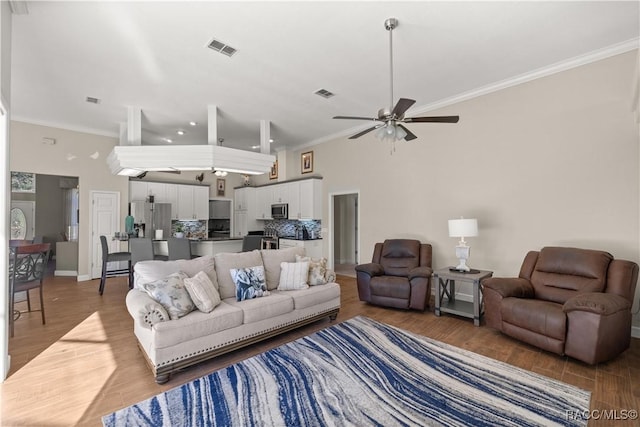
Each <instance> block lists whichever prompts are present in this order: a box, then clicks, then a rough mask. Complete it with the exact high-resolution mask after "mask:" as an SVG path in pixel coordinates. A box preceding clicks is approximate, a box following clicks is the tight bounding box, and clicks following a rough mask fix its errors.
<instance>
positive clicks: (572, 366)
mask: <svg viewBox="0 0 640 427" xmlns="http://www.w3.org/2000/svg"><path fill="white" fill-rule="evenodd" d="M338 282H339V283H340V284H341V287H342V309H341V311H340V314H339V316H338V320H337V321H344V320H346V319H349V318H351V317H353V316H357V315H364V316H368V317H370V318H373V319H376V320H379V321H382V322H386V323H388V324H392V325H395V326H398V327H401V328H404V329H406V330H410V331H412V332H415V333H418V334H422V335H426V336H429V337H431V338H434V339H437V340H441V341H444V342H447V343H449V344H452V345H455V346H458V347H462V348H465V349H468V350H471V351H473V352H476V353H479V354H483V355H486V356H489V357H492V358H495V359H498V360H501V361H504V362H507V363H510V364H512V365H515V366H519V367H521V368H524V369H528V370H531V371H534V372H537V373H540V374H543V375H547V376H549V377H553V378H556V379H559V380H562V381H564V382H567V383H569V384H573V385H575V386H578V387H581V388H584V389H587V390H590V391H591V392H592V395H591V408H592V409H607V410H608V409H618V410H621V409H625V410H630V409H639V408H640V340H637V339H633V340H632V345H631V349H629V350H628V351H626V352H625V353H624V354H623V355H622V356H620V357H618V358H617V359H616V360H614V361H612V362H610V363H607V364H602V365H599V366H596V367H592V366H588V365H585V364H583V363H581V362H577V361H574V360H568V359H567V358H564V357H559V356H556V355H553V354H549V353H545V352H541V351H539V350H537V349H535V348H533V347H530V346H528V345H525V344H521V343H519V342H517V341H515V340H512V339H510V338H508V337H505V336H502V335H501V334H499V333H497V332H495V331H493V330H490V329H488V328H486V327H484V326H480V327H475V326H473V323H472V322H471V321H470V320H469V319H461V318H457V317H455V316H448V315H443V316H442V317H435V315H434V314H433V312H432V311H427V312H424V313H420V312H407V311H401V310H393V309H386V308H379V307H374V306H370V305H367V304H364V303H361V302H360V301H358V297H357V292H356V285H355V279H353V278H350V277H345V276H339V277H338ZM97 289H98V281H97V280H94V281H90V282H80V283H78V282H75V280H72V279H69V278H63V277H55V278H54V277H51V278H48V279H47V280H46V281H45V308H46V310H47V311H46V314H47V324H46V325H44V326H43V325H42V324H41V323H40V314H39V313H37V312H36V313H32V314H27V315H23V316H22V317H21V318H20V319H19V320H18V321H17V322H16V328H15V338H12V339H10V342H9V348H10V354H11V356H12V360H11V365H12V368H11V372H10V375H9V378H7V380H6V381H5V382H4V384H2V385H0V394H1V399H0V404H1V405H2V406H1V408H0V409H1V412H2V415H1V419H0V425H2V426H72V425H81V426H99V425H101V420H100V417H101V416H102V415H105V414H107V413H110V412H112V411H114V410H117V409H119V408H122V407H125V406H128V405H130V404H133V403H135V402H137V401H140V400H143V399H145V398H148V397H151V396H153V395H155V394H158V393H159V392H162V391H164V390H167V389H169V388H173V387H175V386H178V385H180V384H182V383H185V382H187V381H190V380H192V379H194V378H198V377H200V376H203V375H205V374H207V373H209V372H212V371H214V370H217V369H220V368H222V367H225V366H227V365H229V364H232V363H234V362H237V361H240V360H243V359H245V358H247V357H250V356H252V355H255V354H258V353H260V352H263V351H265V350H268V349H270V348H272V347H275V346H278V345H280V344H282V343H285V342H288V341H291V340H294V339H296V338H299V337H301V336H304V335H307V334H309V333H312V332H314V331H317V330H319V329H321V328H324V327H327V326H329V325H330V323H329V321H328V320H322V321H319V322H316V323H314V324H312V325H308V326H306V327H303V328H301V329H298V330H296V331H294V332H291V333H288V334H286V335H282V336H280V337H276V338H274V339H271V340H269V341H267V342H263V343H260V344H258V345H254V346H252V347H250V348H247V349H243V350H239V351H236V352H234V353H231V354H228V355H224V356H221V357H218V358H217V359H216V360H214V361H209V362H205V363H202V364H200V365H197V366H194V367H191V368H189V369H186V370H184V371H182V372H180V373H178V374H176V375H174V376H173V377H172V378H171V380H170V381H169V383H167V384H165V385H162V386H160V385H157V384H156V383H155V382H154V380H153V377H152V375H151V371H150V370H149V368H148V367H147V366H146V364H145V361H144V358H143V356H142V355H141V354H140V352H139V350H138V347H137V346H136V341H135V338H134V335H133V332H132V325H133V321H132V319H131V317H130V316H129V314H128V313H127V311H126V308H125V304H124V298H125V295H126V292H127V283H126V279H125V278H112V279H108V281H107V285H106V289H105V293H104V295H103V296H102V297H100V296H99V295H98V290H97ZM36 304H37V302H36ZM25 305H26V304H25ZM589 425H590V426H601V425H602V426H604V425H624V426H634V425H640V424H639V423H638V421H626V422H624V423H621V422H620V421H618V422H617V423H616V422H615V421H608V422H607V421H602V420H601V421H591V422H590V423H589Z"/></svg>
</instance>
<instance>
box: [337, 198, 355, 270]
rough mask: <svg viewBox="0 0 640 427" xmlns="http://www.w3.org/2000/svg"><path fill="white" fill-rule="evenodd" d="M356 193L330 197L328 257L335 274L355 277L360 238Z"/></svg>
mask: <svg viewBox="0 0 640 427" xmlns="http://www.w3.org/2000/svg"><path fill="white" fill-rule="evenodd" d="M358 199H359V193H358V192H349V193H340V194H337V193H334V194H332V195H331V203H330V204H331V224H332V225H333V227H332V236H331V237H332V239H331V242H332V243H331V246H330V249H331V251H330V257H331V260H332V261H333V269H334V271H335V272H336V274H342V275H345V276H351V277H355V276H356V272H355V266H356V264H358V263H359V253H360V236H359V227H360V226H359V223H360V220H359V210H358Z"/></svg>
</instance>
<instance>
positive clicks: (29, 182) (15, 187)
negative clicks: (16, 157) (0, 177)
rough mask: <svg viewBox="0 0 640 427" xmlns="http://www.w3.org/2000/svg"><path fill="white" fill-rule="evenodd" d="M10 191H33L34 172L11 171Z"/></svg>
mask: <svg viewBox="0 0 640 427" xmlns="http://www.w3.org/2000/svg"><path fill="white" fill-rule="evenodd" d="M11 191H12V192H13V193H35V192H36V174H35V173H29V172H11Z"/></svg>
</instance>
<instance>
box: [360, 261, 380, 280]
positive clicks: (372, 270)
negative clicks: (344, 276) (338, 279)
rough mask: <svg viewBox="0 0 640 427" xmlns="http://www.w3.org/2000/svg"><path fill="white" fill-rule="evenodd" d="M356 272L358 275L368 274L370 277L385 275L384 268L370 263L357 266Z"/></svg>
mask: <svg viewBox="0 0 640 427" xmlns="http://www.w3.org/2000/svg"><path fill="white" fill-rule="evenodd" d="M356 271H357V272H358V273H366V274H368V275H369V276H371V277H373V276H381V275H383V274H384V268H382V266H381V265H380V264H376V263H373V262H370V263H368V264H358V265H356Z"/></svg>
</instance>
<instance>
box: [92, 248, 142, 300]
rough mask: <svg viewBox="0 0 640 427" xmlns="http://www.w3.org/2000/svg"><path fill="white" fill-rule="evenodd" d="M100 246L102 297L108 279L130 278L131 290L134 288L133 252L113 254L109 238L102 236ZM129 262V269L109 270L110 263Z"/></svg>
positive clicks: (100, 289) (100, 290)
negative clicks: (116, 277) (126, 276)
mask: <svg viewBox="0 0 640 427" xmlns="http://www.w3.org/2000/svg"><path fill="white" fill-rule="evenodd" d="M100 245H101V246H102V276H101V277H100V288H99V289H98V291H99V292H100V295H102V293H103V292H104V284H105V282H106V280H107V277H115V276H124V275H125V274H126V275H128V276H129V289H131V288H133V268H131V252H111V253H109V246H108V245H107V238H106V237H105V236H100ZM121 261H127V268H118V269H115V270H107V264H108V263H110V262H121Z"/></svg>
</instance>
